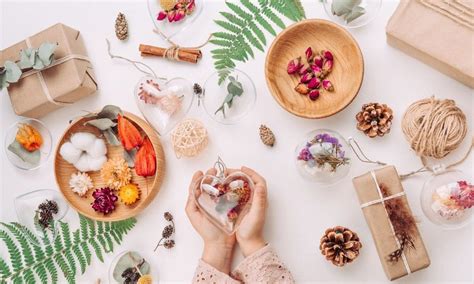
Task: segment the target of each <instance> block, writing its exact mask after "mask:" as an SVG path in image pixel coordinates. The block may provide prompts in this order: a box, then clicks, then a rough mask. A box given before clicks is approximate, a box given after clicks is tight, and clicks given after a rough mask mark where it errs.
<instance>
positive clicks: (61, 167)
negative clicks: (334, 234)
mask: <svg viewBox="0 0 474 284" xmlns="http://www.w3.org/2000/svg"><path fill="white" fill-rule="evenodd" d="M124 117H126V118H128V119H129V120H130V121H131V122H132V123H133V124H134V125H135V126H136V127H137V128H138V129H139V130H140V132H142V134H145V135H147V136H148V137H149V138H150V141H151V142H152V144H153V148H154V149H155V153H156V173H155V175H154V176H150V177H147V178H144V177H140V176H137V174H136V173H135V170H134V169H132V182H133V183H135V184H137V185H138V186H139V188H140V191H141V194H140V200H138V201H137V202H136V203H135V204H133V205H131V206H128V205H124V204H123V203H122V202H121V201H120V200H118V201H117V202H116V208H115V210H114V211H113V212H112V213H110V214H107V215H104V214H103V213H100V212H96V211H94V209H92V207H91V203H92V201H93V200H94V198H93V197H92V192H93V190H94V189H95V188H100V187H104V186H105V184H104V182H103V181H102V178H101V176H100V171H96V172H88V174H89V176H90V177H91V178H92V181H93V182H94V189H92V190H89V191H88V192H87V194H86V195H85V196H84V197H80V196H79V195H77V194H76V193H74V192H73V191H72V190H71V189H70V187H69V179H70V177H71V175H72V174H73V173H76V172H78V171H77V169H76V168H75V167H74V166H73V165H72V164H69V163H68V162H66V161H65V160H64V159H63V158H62V157H61V155H60V154H59V149H60V148H61V146H62V145H63V143H65V142H67V141H69V138H70V137H71V135H72V134H73V133H76V132H90V133H93V134H95V135H96V136H98V137H99V136H100V135H101V132H100V131H99V130H98V129H97V128H95V127H93V126H89V125H84V123H85V122H86V121H88V120H90V119H92V118H79V119H77V120H75V121H73V122H72V123H71V125H70V126H69V128H68V129H67V130H66V131H65V133H64V134H63V136H62V137H61V139H60V140H59V143H58V145H57V147H56V152H55V158H54V174H55V176H56V183H57V184H58V187H59V189H60V191H61V193H62V194H63V196H64V198H65V199H66V201H67V202H68V203H69V205H70V206H71V207H72V208H74V209H75V210H76V211H78V212H79V213H81V214H82V215H84V216H86V217H89V218H91V219H94V220H98V221H119V220H124V219H127V218H130V217H133V216H135V215H137V214H139V213H140V212H141V211H142V210H143V209H145V208H146V207H147V206H148V204H150V202H151V201H152V200H153V198H155V196H156V194H157V193H158V191H160V186H161V183H162V181H163V178H164V175H165V155H164V152H163V147H162V146H161V142H160V139H159V138H158V135H157V134H156V133H155V132H154V131H153V129H152V128H151V127H150V126H149V125H148V123H146V122H145V121H144V120H143V119H141V118H139V117H138V116H136V115H134V114H131V113H129V112H124ZM123 151H124V150H123V148H122V146H112V145H110V144H108V143H107V158H109V159H110V158H113V157H123Z"/></svg>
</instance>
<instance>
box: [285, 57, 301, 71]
mask: <svg viewBox="0 0 474 284" xmlns="http://www.w3.org/2000/svg"><path fill="white" fill-rule="evenodd" d="M300 62H301V57H298V58H295V59H293V60H290V62H288V67H287V68H286V71H287V72H288V74H295V73H296V72H298V71H299V70H300V69H301V67H302V66H301V63H300Z"/></svg>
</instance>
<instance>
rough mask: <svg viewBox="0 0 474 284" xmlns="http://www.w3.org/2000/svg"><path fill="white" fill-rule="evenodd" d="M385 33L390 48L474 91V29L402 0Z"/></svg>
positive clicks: (425, 7) (411, 1) (417, 3)
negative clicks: (419, 61) (394, 48)
mask: <svg viewBox="0 0 474 284" xmlns="http://www.w3.org/2000/svg"><path fill="white" fill-rule="evenodd" d="M423 1H428V0H423ZM439 2H441V1H439ZM464 2H468V1H464ZM471 3H472V2H471ZM386 34H387V42H388V44H390V45H391V46H393V47H396V48H398V49H400V50H402V51H403V52H405V53H407V54H408V55H410V56H413V57H415V58H417V59H418V60H421V61H423V62H424V63H426V64H428V65H430V66H432V67H434V68H435V69H437V70H439V71H440V72H442V73H444V74H446V75H448V76H450V77H452V78H454V79H455V80H458V81H459V82H461V83H463V84H465V85H467V86H469V87H471V88H474V64H473V41H472V39H473V38H474V30H473V29H472V28H469V27H468V26H466V25H463V24H461V23H460V22H459V21H456V20H455V19H453V18H450V17H448V16H446V15H445V14H443V13H440V12H439V11H437V10H435V9H432V8H430V7H428V6H426V5H424V4H423V3H421V2H420V0H410V1H407V0H402V1H400V4H399V6H398V8H397V9H396V11H395V13H394V14H393V15H392V17H391V18H390V20H389V22H388V24H387V27H386Z"/></svg>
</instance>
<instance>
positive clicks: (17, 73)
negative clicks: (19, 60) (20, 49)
mask: <svg viewBox="0 0 474 284" xmlns="http://www.w3.org/2000/svg"><path fill="white" fill-rule="evenodd" d="M5 70H6V72H5V80H6V81H7V82H8V83H16V82H18V80H19V79H20V77H21V69H20V67H18V65H16V64H15V63H14V62H12V61H5Z"/></svg>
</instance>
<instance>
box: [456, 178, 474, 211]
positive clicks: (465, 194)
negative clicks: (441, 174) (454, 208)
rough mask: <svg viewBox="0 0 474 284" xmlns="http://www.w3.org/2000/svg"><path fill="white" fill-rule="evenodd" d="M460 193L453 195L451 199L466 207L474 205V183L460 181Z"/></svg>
mask: <svg viewBox="0 0 474 284" xmlns="http://www.w3.org/2000/svg"><path fill="white" fill-rule="evenodd" d="M458 185H459V193H458V194H455V195H453V196H451V199H452V200H454V201H455V202H456V204H457V205H458V206H461V207H463V208H465V209H468V208H471V207H473V206H474V185H472V184H468V183H467V182H466V181H458Z"/></svg>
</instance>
